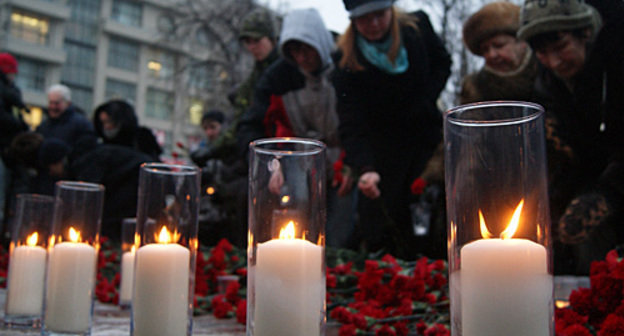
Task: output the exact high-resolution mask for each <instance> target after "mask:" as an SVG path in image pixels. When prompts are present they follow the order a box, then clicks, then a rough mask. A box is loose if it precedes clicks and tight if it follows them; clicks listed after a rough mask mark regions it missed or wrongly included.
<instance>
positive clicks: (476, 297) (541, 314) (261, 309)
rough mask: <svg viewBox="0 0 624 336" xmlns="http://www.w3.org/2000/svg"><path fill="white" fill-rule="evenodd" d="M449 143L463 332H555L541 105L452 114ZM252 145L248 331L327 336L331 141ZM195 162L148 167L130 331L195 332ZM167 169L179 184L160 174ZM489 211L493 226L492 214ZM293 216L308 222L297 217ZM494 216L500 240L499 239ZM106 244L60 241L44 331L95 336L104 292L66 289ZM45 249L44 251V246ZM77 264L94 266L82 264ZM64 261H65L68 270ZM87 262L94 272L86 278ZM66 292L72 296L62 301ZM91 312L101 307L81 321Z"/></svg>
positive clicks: (456, 318)
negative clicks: (94, 320)
mask: <svg viewBox="0 0 624 336" xmlns="http://www.w3.org/2000/svg"><path fill="white" fill-rule="evenodd" d="M465 112H466V115H467V117H464V116H463V114H464V113H465ZM468 112H469V113H468ZM481 112H483V116H482V117H481V116H480V113H481ZM476 117H478V118H476ZM474 118H476V120H473V119H474ZM479 118H483V119H479ZM492 118H493V119H492ZM497 118H500V120H499V119H497ZM501 139H505V140H504V141H502V140H501ZM445 146H446V148H445V150H446V158H445V164H446V165H447V166H448V168H447V169H446V184H447V185H446V187H447V188H446V192H447V203H448V204H447V208H448V212H447V214H448V221H449V226H448V228H449V230H448V234H449V237H448V241H449V245H448V248H449V249H448V252H449V278H450V284H449V286H450V295H451V298H450V299H451V329H452V333H453V335H460V336H461V335H466V336H497V335H502V334H505V335H508V336H509V335H511V336H528V335H531V336H535V335H544V336H548V335H553V311H552V307H553V302H552V301H553V288H552V263H551V261H550V260H551V250H550V246H549V244H550V238H549V234H550V231H549V216H548V213H549V211H548V201H547V199H548V197H547V188H546V186H547V183H546V174H545V154H544V138H543V110H540V109H539V108H538V106H537V105H531V104H528V103H520V104H519V103H504V102H503V103H493V104H484V105H480V104H475V105H469V106H467V107H460V108H458V110H456V111H453V110H452V111H449V112H448V113H447V115H446V116H445ZM250 148H251V151H250V153H251V155H250V164H249V166H250V170H249V171H250V179H249V231H248V239H249V241H248V244H249V247H248V283H247V299H248V300H247V302H248V306H247V335H252V336H289V335H295V334H296V335H310V336H316V335H324V333H325V321H326V316H325V267H326V266H325V261H324V235H325V231H324V225H325V206H326V204H325V200H326V195H325V192H326V190H325V186H326V183H325V167H326V165H325V161H324V159H325V152H324V149H325V147H324V144H322V143H321V142H318V141H314V140H309V139H289V138H284V139H262V140H259V141H256V142H253V143H251V144H250ZM185 169H186V168H180V167H178V168H176V169H173V170H169V172H168V174H162V173H161V174H157V169H155V168H153V167H143V168H142V170H141V182H140V186H139V202H138V203H139V206H138V211H137V228H136V235H135V237H137V239H136V243H135V248H136V253H134V255H132V254H129V255H128V256H126V255H124V256H123V257H122V260H125V259H126V258H127V259H128V260H133V261H134V266H133V267H131V268H133V269H134V281H133V286H132V288H133V289H132V303H131V306H132V324H131V334H132V335H176V336H177V335H188V336H190V335H191V333H192V321H191V317H192V314H191V313H192V296H190V293H193V285H194V284H193V274H194V267H195V258H196V253H197V211H198V195H199V191H198V190H199V185H200V184H199V177H198V174H197V171H196V170H195V171H193V169H190V171H191V172H188V174H187V173H185ZM165 175H170V176H169V177H170V179H169V182H163V181H162V180H158V178H157V176H160V177H162V176H165ZM150 176H151V178H152V180H151V181H150V180H149V179H148V178H147V177H150ZM188 177H190V179H188V181H186V182H184V181H185V179H186V178H188ZM484 186H485V187H484ZM503 187H504V188H506V189H507V190H502V189H501V188H503ZM167 190H168V191H167ZM494 190H495V191H496V192H497V193H499V194H500V195H499V196H496V195H495V194H494V193H491V192H492V191H494ZM518 195H520V196H521V197H517V196H518ZM527 195H528V196H530V198H529V199H528V200H525V197H526V196H527ZM518 199H520V202H519V204H518V205H517V206H516V209H515V211H513V215H512V216H511V220H510V221H509V224H508V225H507V226H506V227H505V228H504V229H500V228H501V226H502V225H504V223H505V222H506V218H508V211H507V210H506V208H509V205H510V203H512V202H514V200H515V202H518ZM501 204H503V205H504V206H503V207H501V206H500V205H501ZM482 208H484V209H485V213H486V215H487V217H489V218H494V220H493V222H492V223H488V224H486V222H485V219H484V218H485V217H486V216H484V215H483V213H482V212H481V210H479V209H482ZM524 209H529V210H528V211H525V210H524ZM293 214H296V216H294V215H293ZM293 216H294V217H298V219H297V220H296V221H292V222H289V221H288V220H285V219H288V217H293ZM55 217H56V216H55ZM475 219H476V220H475ZM286 223H288V224H287V225H286ZM475 224H476V225H475ZM491 227H493V228H495V230H494V231H495V232H500V238H494V235H493V234H492V233H490V230H489V228H491ZM278 232H279V234H278ZM67 234H69V232H68V233H67ZM81 234H83V233H81ZM76 235H77V234H76ZM56 238H57V239H58V236H57V237H56ZM33 239H34V238H33ZM85 242H91V243H90V244H86V245H87V247H85V248H82V249H78V248H73V246H74V245H69V244H78V245H76V246H82V245H79V244H85ZM96 242H97V239H95V240H92V241H90V240H88V239H86V240H85V239H84V238H83V240H82V241H80V240H78V241H74V240H73V239H72V240H69V241H68V240H66V239H63V240H62V241H58V242H54V239H51V243H50V245H49V247H48V252H47V255H48V257H47V258H48V270H47V285H46V290H45V292H46V295H45V299H44V300H46V304H45V307H46V308H45V312H44V328H43V330H45V328H46V327H47V326H55V324H54V323H55V321H62V323H61V324H62V325H63V327H62V328H63V329H62V330H59V331H61V332H63V333H68V332H69V333H72V332H76V334H84V333H81V332H78V331H81V330H83V329H82V328H83V327H85V322H86V323H87V324H90V323H91V321H90V318H91V315H92V309H93V306H92V297H93V295H92V293H91V292H89V293H88V294H87V295H86V297H87V298H88V299H89V300H91V301H86V302H87V304H86V306H84V307H85V308H81V307H82V306H79V305H77V304H73V303H72V301H68V299H67V298H68V297H74V296H75V295H76V294H75V293H74V291H75V290H76V289H80V288H82V287H81V286H85V287H84V288H90V290H92V289H93V283H92V281H93V277H94V276H95V274H94V273H95V269H94V267H95V255H96V251H97V243H96ZM64 246H67V247H68V248H64ZM69 246H72V248H69ZM21 247H24V250H25V251H26V248H28V247H26V246H19V247H17V248H14V249H13V254H15V251H17V250H18V248H21ZM57 248H59V250H56V249H57ZM78 251H80V252H78ZM35 253H39V256H38V257H37V258H39V259H41V260H45V256H46V252H45V250H44V252H43V253H42V252H35ZM35 253H33V255H35ZM129 253H133V251H130V252H129ZM70 256H71V259H70ZM79 256H80V257H79ZM32 258H35V257H32ZM19 259H20V258H19V257H16V256H15V255H12V260H19ZM44 262H45V261H44ZM40 263H41V261H40ZM67 263H72V265H67ZM79 263H85V265H83V266H80V267H79V268H80V271H77V270H76V268H75V267H76V266H77V265H78V264H79ZM87 263H90V265H92V266H87V265H86V264H87ZM29 264H30V265H34V263H29ZM57 265H58V267H59V269H62V270H63V271H56V267H57ZM67 270H72V271H71V272H68V271H67ZM82 272H84V279H82V280H76V279H77V278H78V277H82V276H83V275H81V274H83V273H82ZM57 273H58V274H57ZM87 273H88V274H89V276H90V277H89V278H88V279H87ZM29 274H31V275H33V274H35V272H32V271H31V272H29ZM41 274H42V273H40V274H38V275H37V276H38V277H39V278H38V279H40V278H41V277H42V275H41ZM89 279H91V282H89ZM38 281H39V280H38ZM11 282H13V281H12V280H9V292H10V291H11V290H12V289H11ZM78 283H80V284H78ZM64 286H67V287H68V288H69V287H71V290H70V289H64V288H65V287H64ZM122 291H123V290H122ZM55 300H58V301H59V302H64V304H63V305H58V306H57V305H56V304H55V302H56V301H55ZM63 300H65V301H63ZM11 302H12V299H11V298H9V300H8V303H9V304H11ZM69 303H72V304H69ZM89 304H90V307H91V308H90V309H88V306H89ZM50 310H54V311H55V312H54V314H53V313H52V312H50ZM79 310H80V311H79ZM82 312H91V313H87V316H86V317H85V318H84V319H83V318H79V317H80V316H82ZM79 320H80V321H79ZM80 323H82V324H80ZM70 325H72V326H75V328H73V329H71V330H70V329H68V327H67V326H70ZM87 327H88V326H87Z"/></svg>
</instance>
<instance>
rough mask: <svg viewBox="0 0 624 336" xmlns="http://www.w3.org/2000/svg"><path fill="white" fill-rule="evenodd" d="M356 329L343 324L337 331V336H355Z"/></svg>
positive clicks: (350, 325)
mask: <svg viewBox="0 0 624 336" xmlns="http://www.w3.org/2000/svg"><path fill="white" fill-rule="evenodd" d="M356 334H357V328H356V327H355V326H354V325H353V324H343V325H342V326H341V327H340V330H338V336H355V335H356Z"/></svg>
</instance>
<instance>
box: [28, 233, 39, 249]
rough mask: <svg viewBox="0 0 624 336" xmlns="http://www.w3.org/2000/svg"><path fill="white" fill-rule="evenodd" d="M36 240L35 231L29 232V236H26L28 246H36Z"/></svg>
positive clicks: (37, 235)
mask: <svg viewBox="0 0 624 336" xmlns="http://www.w3.org/2000/svg"><path fill="white" fill-rule="evenodd" d="M37 241H39V233H37V232H33V233H31V234H30V236H28V238H26V244H27V245H28V246H36V245H37Z"/></svg>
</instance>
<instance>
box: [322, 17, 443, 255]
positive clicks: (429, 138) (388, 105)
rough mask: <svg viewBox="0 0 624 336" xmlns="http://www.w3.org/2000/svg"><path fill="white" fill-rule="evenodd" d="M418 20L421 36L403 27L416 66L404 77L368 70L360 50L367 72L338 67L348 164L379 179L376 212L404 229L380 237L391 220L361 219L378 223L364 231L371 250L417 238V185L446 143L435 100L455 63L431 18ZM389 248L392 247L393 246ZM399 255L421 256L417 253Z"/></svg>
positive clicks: (411, 63) (342, 135)
mask: <svg viewBox="0 0 624 336" xmlns="http://www.w3.org/2000/svg"><path fill="white" fill-rule="evenodd" d="M414 15H415V16H416V18H417V26H418V30H415V29H413V28H412V27H409V26H403V27H402V28H401V36H402V39H403V45H404V47H405V48H406V51H407V55H408V59H409V68H408V69H407V70H406V71H405V72H404V73H401V74H388V73H386V72H384V71H382V70H380V69H378V68H376V67H375V66H373V65H372V64H371V63H369V62H368V61H367V60H366V59H365V58H364V57H363V56H362V54H361V53H360V52H359V50H358V55H357V56H358V61H359V62H360V64H362V65H363V66H364V68H365V70H364V71H357V72H356V71H351V70H350V69H340V68H338V69H336V71H335V72H334V74H333V76H332V82H333V84H334V87H335V89H336V96H337V100H338V106H337V111H338V116H339V118H340V126H339V132H340V139H341V142H342V145H343V146H344V148H345V151H346V157H345V161H344V162H345V164H347V165H349V166H350V167H352V168H355V171H357V172H359V173H363V172H367V171H376V172H378V173H379V174H380V176H381V181H380V183H379V187H380V190H381V202H382V203H381V205H382V206H381V208H379V207H378V208H379V211H377V213H380V212H384V208H385V210H386V211H387V214H388V215H389V217H390V218H391V219H392V220H393V221H394V223H395V225H396V226H397V228H398V230H399V232H398V233H397V232H395V233H390V232H388V230H385V231H383V232H380V231H379V230H380V228H381V227H382V223H380V222H379V221H381V220H383V218H384V217H385V216H382V217H381V218H382V219H379V220H377V219H375V218H377V217H375V216H368V215H364V214H363V213H362V212H360V219H361V220H362V221H366V220H370V221H372V222H375V221H377V223H371V225H370V226H369V227H368V228H366V224H364V223H363V224H362V225H363V226H364V228H363V230H364V231H367V230H368V231H369V232H368V233H367V232H364V236H365V237H364V238H365V240H368V243H369V248H371V249H375V248H380V247H384V244H386V243H384V242H390V241H391V239H389V238H388V237H387V236H388V235H392V236H393V238H397V235H400V236H403V237H413V233H412V228H411V221H410V215H409V207H408V202H409V195H410V185H411V183H412V181H413V180H414V179H415V178H416V177H418V176H419V175H420V173H421V172H422V170H423V169H424V167H425V164H426V162H427V161H428V160H429V158H430V157H431V156H432V154H433V151H434V149H435V147H436V146H437V144H438V143H439V142H440V141H441V139H442V115H441V113H440V111H439V110H438V108H437V107H436V100H437V98H438V96H439V94H440V92H441V91H442V89H443V88H444V86H445V84H446V80H447V79H448V77H449V75H450V66H451V58H450V56H449V54H448V52H447V50H446V49H445V47H444V45H443V43H442V41H441V40H440V39H439V38H438V36H437V35H436V33H435V32H434V30H433V27H432V26H431V23H430V21H429V18H428V17H427V15H426V14H425V13H424V12H422V11H418V12H416V13H415V14H414ZM334 56H335V57H334V63H336V64H339V62H340V59H341V57H342V54H341V53H340V52H338V53H337V54H336V55H334ZM363 201H364V202H366V201H368V200H367V199H366V198H365V196H363V195H361V196H360V203H361V205H360V208H362V202H363ZM379 205H380V204H379V203H376V206H379ZM369 208H371V207H369ZM365 217H366V218H365ZM366 236H368V238H367V237H366ZM407 245H410V244H409V242H408V243H407ZM385 247H387V248H389V249H391V248H392V247H391V246H390V247H389V246H387V244H386V246H385ZM394 253H395V254H397V255H400V256H402V257H408V258H410V257H411V258H413V257H415V255H414V254H413V253H412V254H410V255H405V254H403V253H402V252H401V251H397V250H395V251H394ZM401 254H403V255H401Z"/></svg>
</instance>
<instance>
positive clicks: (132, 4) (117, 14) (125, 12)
mask: <svg viewBox="0 0 624 336" xmlns="http://www.w3.org/2000/svg"><path fill="white" fill-rule="evenodd" d="M142 12H143V10H142V8H141V4H140V3H138V2H136V1H126V0H115V1H114V2H113V10H112V13H111V18H112V19H113V20H115V21H117V22H119V23H121V24H125V25H128V26H133V27H141V17H142Z"/></svg>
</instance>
